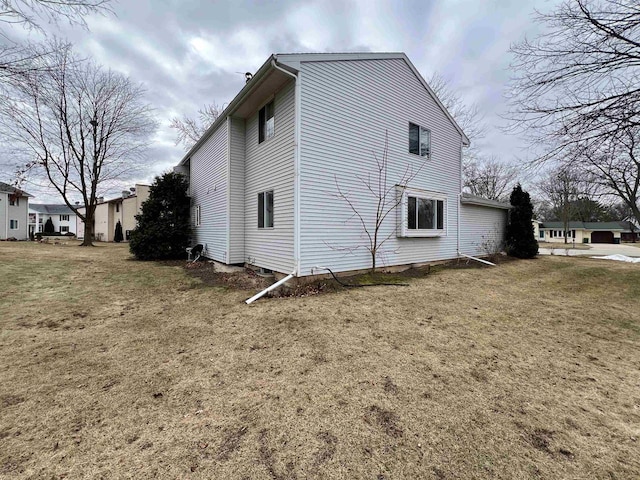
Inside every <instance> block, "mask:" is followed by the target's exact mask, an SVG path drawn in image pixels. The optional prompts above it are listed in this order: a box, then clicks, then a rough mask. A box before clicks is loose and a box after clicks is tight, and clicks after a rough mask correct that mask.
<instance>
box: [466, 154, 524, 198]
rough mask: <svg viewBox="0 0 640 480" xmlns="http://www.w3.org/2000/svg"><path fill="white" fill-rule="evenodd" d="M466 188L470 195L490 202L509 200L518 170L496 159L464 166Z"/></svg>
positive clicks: (481, 160) (483, 160) (478, 161)
mask: <svg viewBox="0 0 640 480" xmlns="http://www.w3.org/2000/svg"><path fill="white" fill-rule="evenodd" d="M463 176H464V186H465V188H467V190H469V193H471V194H473V195H477V196H479V197H483V198H488V199H489V200H500V201H502V200H507V199H508V197H509V194H510V193H511V190H512V189H513V186H514V185H515V184H516V178H517V176H518V170H517V169H516V167H514V166H513V165H509V164H506V163H503V162H501V161H499V160H498V159H497V158H495V157H490V158H488V159H486V160H485V159H478V160H476V161H471V162H467V163H465V164H463Z"/></svg>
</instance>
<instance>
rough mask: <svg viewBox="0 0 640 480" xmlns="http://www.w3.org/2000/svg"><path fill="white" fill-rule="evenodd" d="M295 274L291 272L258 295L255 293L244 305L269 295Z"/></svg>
mask: <svg viewBox="0 0 640 480" xmlns="http://www.w3.org/2000/svg"><path fill="white" fill-rule="evenodd" d="M295 274H296V271H295V270H294V271H293V272H291V273H290V274H289V275H287V276H286V277H284V278H283V279H281V280H278V281H277V282H276V283H274V284H273V285H271V286H269V287H267V288H265V289H264V290H262V291H261V292H260V293H256V294H255V295H254V296H253V297H251V298H249V299H247V300H245V301H244V303H246V304H247V305H249V304H251V303H253V302H255V301H256V300H258V299H259V298H260V297H262V296H263V295H266V294H267V293H269V292H270V291H271V290H274V289H276V288H278V287H279V286H280V285H282V284H283V283H285V282H288V281H289V280H291V279H292V278H293V277H294V276H295Z"/></svg>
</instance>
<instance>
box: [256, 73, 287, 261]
mask: <svg viewBox="0 0 640 480" xmlns="http://www.w3.org/2000/svg"><path fill="white" fill-rule="evenodd" d="M274 121H275V126H276V127H275V134H274V136H273V138H271V139H270V140H269V141H265V142H262V143H259V142H258V111H256V112H255V113H254V114H253V115H251V116H250V117H249V118H247V120H246V131H245V152H246V160H245V171H244V173H245V184H244V185H245V190H244V202H245V204H244V238H245V251H244V255H245V261H246V262H247V263H250V264H252V265H256V266H259V267H263V268H268V269H270V270H274V271H277V272H281V273H289V272H291V271H292V270H293V268H294V259H293V182H294V143H295V142H294V82H293V80H292V81H291V82H288V83H287V84H286V85H285V86H284V87H283V88H282V89H281V90H280V91H278V92H275V99H274ZM267 190H273V194H274V198H275V202H274V218H275V223H274V227H273V228H269V229H266V228H265V229H259V228H258V222H257V218H256V212H257V210H258V193H259V192H264V191H267Z"/></svg>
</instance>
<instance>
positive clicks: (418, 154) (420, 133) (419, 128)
mask: <svg viewBox="0 0 640 480" xmlns="http://www.w3.org/2000/svg"><path fill="white" fill-rule="evenodd" d="M412 124H413V125H416V126H417V127H418V153H413V152H409V155H414V156H416V157H420V158H423V159H425V160H431V157H432V156H433V144H432V143H431V140H432V136H433V135H431V129H430V128H427V127H423V126H422V125H420V124H419V123H417V122H412V121H409V129H411V125H412ZM423 128H424V129H425V130H426V131H428V132H429V155H426V156H425V155H421V153H420V150H421V148H422V129H423Z"/></svg>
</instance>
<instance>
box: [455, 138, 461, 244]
mask: <svg viewBox="0 0 640 480" xmlns="http://www.w3.org/2000/svg"><path fill="white" fill-rule="evenodd" d="M458 178H459V179H460V193H459V194H458V219H457V220H458V234H457V235H456V237H457V238H456V241H457V247H456V249H457V252H458V256H460V215H461V213H462V142H460V174H459V175H458Z"/></svg>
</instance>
